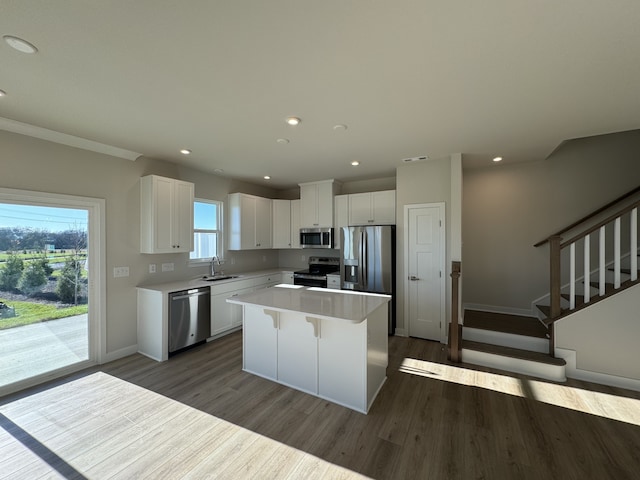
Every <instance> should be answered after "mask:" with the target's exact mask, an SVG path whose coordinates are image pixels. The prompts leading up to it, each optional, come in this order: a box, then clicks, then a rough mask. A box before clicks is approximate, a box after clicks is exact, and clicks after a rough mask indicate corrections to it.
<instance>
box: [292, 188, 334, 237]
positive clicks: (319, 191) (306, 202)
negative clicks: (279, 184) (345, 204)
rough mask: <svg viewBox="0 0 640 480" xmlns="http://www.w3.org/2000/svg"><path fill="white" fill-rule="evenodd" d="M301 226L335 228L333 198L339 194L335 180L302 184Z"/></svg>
mask: <svg viewBox="0 0 640 480" xmlns="http://www.w3.org/2000/svg"><path fill="white" fill-rule="evenodd" d="M299 185H300V202H301V203H300V226H301V227H303V228H307V227H311V228H313V227H333V197H334V196H335V195H336V193H338V189H339V185H340V184H339V183H338V182H336V181H335V180H324V181H322V182H310V183H300V184H299Z"/></svg>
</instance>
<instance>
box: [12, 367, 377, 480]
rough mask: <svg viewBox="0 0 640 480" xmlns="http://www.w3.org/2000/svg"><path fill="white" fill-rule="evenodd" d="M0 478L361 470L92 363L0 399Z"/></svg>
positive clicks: (302, 474) (320, 474)
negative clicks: (41, 387) (84, 371)
mask: <svg viewBox="0 0 640 480" xmlns="http://www.w3.org/2000/svg"><path fill="white" fill-rule="evenodd" d="M0 446H2V455H1V456H0V472H1V473H0V478H5V477H4V476H5V475H6V476H8V477H7V478H39V477H40V476H47V477H48V478H49V477H51V478H69V477H74V478H107V477H108V478H182V477H184V476H190V477H193V478H256V477H259V478H341V479H352V478H353V479H355V478H358V479H360V478H367V477H364V476H362V475H360V474H358V473H356V472H353V471H351V470H348V469H346V468H343V467H340V466H337V465H334V464H332V463H330V462H327V461H325V460H322V459H320V458H318V457H315V456H313V455H310V454H308V453H306V452H304V451H301V450H298V449H296V448H293V447H290V446H288V445H285V444H282V443H280V442H277V441H275V440H272V439H270V438H268V437H264V436H262V435H260V434H257V433H255V432H252V431H251V430H247V429H245V428H243V427H240V426H238V425H235V424H233V423H230V422H227V421H225V420H222V419H220V418H217V417H215V416H213V415H209V414H207V413H204V412H201V411H200V410H197V409H195V408H192V407H189V406H187V405H184V404H182V403H180V402H177V401H175V400H172V399H170V398H167V397H164V396H162V395H159V394H157V393H155V392H152V391H149V390H146V389H144V388H142V387H139V386H137V385H133V384H131V383H128V382H126V381H124V380H121V379H118V378H116V377H112V376H110V375H108V374H105V373H103V372H98V373H95V374H92V375H88V376H86V377H83V378H80V379H78V380H75V381H72V382H69V383H66V384H63V385H59V386H57V387H54V388H50V389H48V390H45V391H43V392H40V393H36V394H33V395H30V396H27V397H24V398H21V399H18V400H15V401H13V402H10V403H7V404H5V405H1V406H0Z"/></svg>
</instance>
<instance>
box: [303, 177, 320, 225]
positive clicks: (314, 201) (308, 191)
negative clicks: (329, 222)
mask: <svg viewBox="0 0 640 480" xmlns="http://www.w3.org/2000/svg"><path fill="white" fill-rule="evenodd" d="M319 225H320V224H319V223H318V185H315V184H312V185H301V186H300V226H301V227H303V228H304V227H317V226H319Z"/></svg>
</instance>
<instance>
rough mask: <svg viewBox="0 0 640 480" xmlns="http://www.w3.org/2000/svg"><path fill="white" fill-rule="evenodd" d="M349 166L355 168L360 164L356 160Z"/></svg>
mask: <svg viewBox="0 0 640 480" xmlns="http://www.w3.org/2000/svg"><path fill="white" fill-rule="evenodd" d="M351 165H353V166H354V167H357V166H358V165H360V162H359V161H358V160H354V161H353V162H351Z"/></svg>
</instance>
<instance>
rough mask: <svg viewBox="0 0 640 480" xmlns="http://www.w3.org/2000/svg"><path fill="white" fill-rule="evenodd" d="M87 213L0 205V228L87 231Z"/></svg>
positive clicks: (31, 206) (72, 210)
mask: <svg viewBox="0 0 640 480" xmlns="http://www.w3.org/2000/svg"><path fill="white" fill-rule="evenodd" d="M87 216H88V215H87V211H86V210H77V209H73V208H57V207H39V206H33V205H14V204H9V203H0V228H15V227H21V228H35V229H39V230H47V231H50V232H62V231H65V230H76V229H80V230H83V231H86V230H87Z"/></svg>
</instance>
